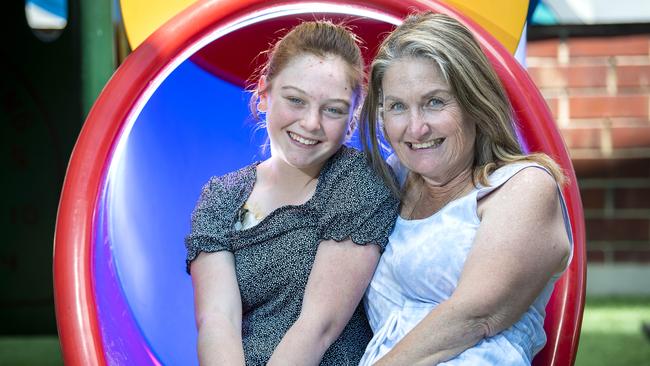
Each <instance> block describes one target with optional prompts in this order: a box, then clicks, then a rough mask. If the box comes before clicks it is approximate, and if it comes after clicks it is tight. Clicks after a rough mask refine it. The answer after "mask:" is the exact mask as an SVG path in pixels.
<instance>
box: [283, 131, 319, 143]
mask: <svg viewBox="0 0 650 366" xmlns="http://www.w3.org/2000/svg"><path fill="white" fill-rule="evenodd" d="M289 136H290V137H291V138H292V139H293V140H295V141H298V142H300V143H301V144H304V145H315V144H316V143H317V142H318V141H317V140H310V139H306V138H304V137H302V136H299V135H296V134H295V133H293V132H289Z"/></svg>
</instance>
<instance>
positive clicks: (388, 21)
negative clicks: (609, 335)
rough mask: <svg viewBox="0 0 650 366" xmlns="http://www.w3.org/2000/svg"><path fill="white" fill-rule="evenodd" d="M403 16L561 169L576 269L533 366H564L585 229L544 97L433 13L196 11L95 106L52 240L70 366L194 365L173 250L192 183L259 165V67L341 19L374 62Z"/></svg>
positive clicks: (432, 6) (576, 323)
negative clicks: (473, 64)
mask: <svg viewBox="0 0 650 366" xmlns="http://www.w3.org/2000/svg"><path fill="white" fill-rule="evenodd" d="M414 9H420V10H424V9H428V10H433V11H436V12H441V13H446V14H449V15H451V16H454V17H456V18H457V19H459V20H460V21H462V22H463V23H464V24H465V25H467V26H468V27H469V28H470V29H471V30H472V31H473V32H474V33H475V35H476V36H477V39H478V40H479V42H480V43H481V45H482V46H483V48H484V49H485V51H486V53H487V55H488V57H489V59H490V61H491V62H492V63H493V64H494V65H495V69H496V70H497V73H498V74H499V77H500V78H501V80H502V82H503V84H504V85H505V87H506V90H507V93H508V95H509V97H510V99H511V101H512V104H513V107H514V110H515V113H516V117H517V119H518V120H519V121H520V130H519V134H520V138H521V141H522V143H523V145H524V146H525V148H526V149H527V150H528V151H543V152H546V153H548V154H549V155H551V156H553V157H554V158H556V160H557V161H558V162H559V163H560V165H561V166H562V167H563V168H564V169H565V171H566V172H567V174H568V176H569V184H568V185H567V186H566V187H565V189H564V191H563V193H564V196H565V198H566V201H567V206H568V210H569V214H570V218H571V224H572V229H573V238H574V256H573V260H572V262H571V264H570V266H569V269H568V270H567V272H566V273H565V274H564V275H563V276H562V277H561V279H560V280H559V281H558V282H557V284H556V288H555V291H554V293H553V296H552V298H551V301H550V303H549V305H548V307H547V313H548V314H547V318H546V323H545V328H546V330H547V336H548V342H547V345H546V347H545V348H544V349H543V350H542V352H541V353H540V354H539V355H538V356H537V357H536V359H535V361H534V363H535V364H536V365H557V366H559V365H572V364H573V360H574V358H575V352H576V349H577V342H578V336H579V331H580V323H581V317H582V308H583V305H584V274H585V257H584V245H585V237H584V220H583V214H582V208H581V204H580V199H579V194H578V188H577V184H576V178H575V175H574V174H573V169H572V166H571V162H570V160H569V157H568V155H567V152H566V150H565V148H564V145H563V143H562V140H561V138H560V136H559V134H558V131H557V129H556V127H555V124H554V123H553V120H552V117H551V115H550V113H549V111H548V109H547V107H546V105H545V103H544V100H543V98H542V97H541V95H540V94H539V92H538V91H537V89H536V87H535V86H534V84H533V83H532V81H531V80H530V78H529V77H528V75H527V73H526V72H525V71H524V70H523V69H522V68H521V66H520V65H519V64H518V63H517V61H516V60H515V59H514V58H513V57H512V56H511V54H510V53H509V52H508V51H507V50H506V49H505V48H504V47H503V46H502V45H501V44H500V43H499V41H497V40H496V39H495V38H494V37H493V36H492V35H490V34H489V33H488V32H486V31H485V30H483V28H481V27H480V26H479V25H477V24H476V23H475V22H474V21H472V20H471V19H470V18H468V17H466V16H464V15H463V14H461V13H459V12H458V11H456V10H454V9H452V8H451V7H449V6H446V5H443V4H441V3H439V2H437V1H416V0H403V1H400V2H394V1H390V0H375V1H362V0H349V1H346V2H345V4H343V3H341V2H338V1H319V2H305V1H277V0H270V1H268V0H267V1H262V0H222V1H199V2H197V3H195V4H193V5H191V6H190V7H189V8H187V9H185V10H184V11H182V12H181V13H180V14H178V15H177V16H175V17H174V18H173V19H171V20H170V21H169V22H167V23H166V24H165V25H163V26H162V27H160V28H159V29H158V30H157V31H155V32H154V33H153V34H152V35H151V36H149V37H148V38H147V39H146V40H144V41H143V42H142V43H141V44H140V45H139V46H138V47H137V49H135V51H134V52H133V53H132V54H131V55H130V56H129V57H128V58H127V59H126V61H125V62H124V64H123V65H122V66H121V67H120V68H119V69H118V71H117V72H116V73H115V74H114V76H113V78H112V79H111V80H110V82H109V83H108V84H107V85H106V87H105V89H104V91H103V92H102V94H101V95H100V97H99V98H98V99H97V102H96V103H95V105H94V107H93V109H92V110H91V112H90V114H89V116H88V119H87V120H86V123H85V125H84V127H83V129H82V132H81V135H80V137H79V140H78V142H77V145H76V147H75V150H74V152H73V155H72V158H71V161H70V165H69V168H68V172H67V176H66V180H65V184H64V188H63V193H62V197H61V203H60V207H59V216H58V219H57V228H56V236H55V258H54V259H55V260H54V274H55V297H56V312H57V323H58V327H59V336H60V340H61V345H62V350H63V356H64V360H65V363H66V364H69V365H90V364H93V365H94V364H98V365H104V364H109V365H122V364H124V365H127V364H128V365H149V364H151V365H158V364H164V365H192V364H196V363H197V360H196V351H195V343H196V330H195V325H194V316H193V304H192V289H191V281H190V278H189V276H188V275H187V274H186V273H185V272H184V258H185V248H184V246H183V237H184V235H185V234H186V233H187V232H188V230H189V217H190V212H191V210H192V208H193V206H194V204H195V202H196V199H197V197H198V195H199V190H200V188H201V186H202V184H203V183H204V182H205V181H207V179H208V177H210V176H212V175H219V174H222V173H225V172H227V171H231V170H234V169H236V168H239V167H241V166H243V165H246V164H248V163H250V162H251V161H252V160H259V159H261V158H262V157H261V156H260V155H259V148H258V147H259V146H260V145H261V143H262V139H263V136H258V135H256V134H255V132H254V130H255V127H254V125H253V123H252V122H251V121H249V119H248V111H247V109H246V102H247V100H246V99H247V96H246V95H245V94H244V93H242V87H243V84H244V81H245V80H246V78H248V77H249V75H250V73H251V71H252V70H253V69H254V68H255V66H256V64H255V63H254V62H251V60H255V56H256V55H258V53H259V52H260V51H262V50H265V49H266V48H267V47H268V44H269V43H270V42H271V41H273V40H274V39H275V38H277V37H278V36H279V34H280V33H278V32H279V30H281V29H288V28H290V27H291V26H292V25H294V24H297V23H298V22H300V21H301V20H306V19H314V18H329V19H334V20H345V21H346V22H347V23H348V24H349V25H350V26H352V27H353V29H354V30H355V32H357V33H358V35H359V36H360V37H361V38H362V39H363V40H364V41H365V44H366V47H367V49H366V50H365V53H366V54H365V55H364V56H365V57H366V58H370V57H371V56H372V54H373V53H374V51H375V48H376V46H377V45H378V43H379V41H380V40H381V35H382V34H385V33H386V32H388V31H390V30H391V29H392V28H393V27H394V26H395V25H397V24H399V23H400V19H402V18H403V17H404V16H405V15H407V14H408V13H409V12H411V11H413V10H414Z"/></svg>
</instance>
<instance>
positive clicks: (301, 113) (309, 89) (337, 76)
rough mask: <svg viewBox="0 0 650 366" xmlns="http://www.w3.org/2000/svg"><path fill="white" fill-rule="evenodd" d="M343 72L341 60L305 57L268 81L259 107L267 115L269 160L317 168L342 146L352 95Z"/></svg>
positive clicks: (349, 84) (346, 66) (346, 74)
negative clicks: (269, 146)
mask: <svg viewBox="0 0 650 366" xmlns="http://www.w3.org/2000/svg"><path fill="white" fill-rule="evenodd" d="M347 70H349V67H348V65H347V64H346V63H345V61H343V60H342V59H341V58H340V57H336V56H327V57H325V58H321V57H318V56H315V55H311V54H304V55H300V56H298V57H296V58H294V59H293V60H291V61H290V62H289V63H288V64H287V65H286V67H285V68H284V69H283V70H282V71H280V73H278V74H277V75H276V76H275V78H274V79H273V80H271V85H269V86H268V89H267V91H266V92H265V93H263V94H262V95H261V97H260V102H259V105H258V109H259V110H260V111H261V112H265V113H266V123H267V130H268V134H269V138H270V140H271V156H272V159H279V160H280V161H283V162H285V163H286V164H288V165H290V166H292V167H295V168H298V169H303V170H310V169H313V170H320V168H321V167H322V165H323V163H324V162H325V161H326V160H327V159H329V158H330V157H331V156H332V155H334V153H335V152H336V151H337V150H338V149H339V148H340V147H341V145H342V144H343V142H344V141H345V137H346V133H347V132H348V127H349V123H350V120H351V118H352V115H353V110H354V107H355V106H354V100H355V97H356V95H355V93H356V92H355V91H354V90H353V89H352V86H351V83H350V78H349V76H348V75H349V74H348V73H347ZM264 82H266V81H265V80H262V81H261V83H264ZM260 87H261V88H262V90H263V87H264V85H260Z"/></svg>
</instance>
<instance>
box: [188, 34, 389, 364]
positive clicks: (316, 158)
mask: <svg viewBox="0 0 650 366" xmlns="http://www.w3.org/2000/svg"><path fill="white" fill-rule="evenodd" d="M268 57H269V58H268V62H267V64H266V65H265V67H264V68H263V69H262V70H261V76H260V77H259V81H258V83H257V88H256V90H255V91H254V95H253V98H252V100H251V105H252V108H254V109H257V111H259V112H262V113H264V114H265V116H266V121H265V122H266V129H267V132H268V135H269V140H270V148H271V149H270V150H271V156H270V158H269V159H268V160H266V161H263V162H261V163H254V164H252V165H250V166H247V167H245V168H243V169H240V170H238V171H236V172H232V173H229V174H226V175H224V176H221V177H216V178H212V179H210V181H209V182H208V183H207V184H206V185H205V187H204V188H203V192H202V194H201V197H200V199H199V202H198V204H197V206H196V208H195V210H194V213H193V216H192V231H191V233H190V234H189V235H188V236H187V238H186V246H187V266H188V272H190V273H191V275H192V281H193V286H194V293H195V315H196V322H197V328H198V354H199V360H200V363H201V364H202V365H244V362H245V363H246V365H266V364H267V363H268V364H269V365H316V364H319V363H320V364H323V365H344V364H356V363H358V362H359V360H360V358H361V356H362V355H363V351H364V349H365V346H366V344H367V342H368V341H369V340H370V338H371V336H372V333H371V331H370V328H369V326H368V323H367V319H366V317H365V314H364V311H363V308H362V306H360V305H359V304H360V301H361V298H362V296H363V293H364V291H365V289H366V287H367V285H368V282H369V281H370V278H371V277H372V273H373V271H374V269H375V267H376V264H377V261H378V259H379V253H380V250H382V249H383V247H384V246H385V244H386V242H387V237H388V235H389V233H390V231H391V229H392V227H393V225H394V220H395V217H396V216H397V206H398V203H399V202H398V200H397V199H396V198H395V197H394V196H393V195H392V193H391V191H390V189H389V188H388V187H387V186H385V185H384V184H383V182H382V180H381V178H379V177H378V176H377V175H375V174H374V172H373V170H372V168H371V167H369V166H368V165H367V164H366V160H365V157H364V156H363V154H362V153H361V152H359V151H356V150H353V149H349V148H347V147H345V146H343V143H344V142H345V140H346V137H347V136H349V135H350V133H351V132H352V129H353V123H352V120H353V116H354V115H355V109H356V108H357V106H358V105H359V103H360V94H361V93H362V81H363V60H362V58H361V53H360V50H359V47H358V45H357V42H356V38H355V37H354V36H353V35H352V34H351V33H349V32H348V31H347V30H346V29H345V28H344V27H342V26H338V25H334V24H332V23H330V22H326V21H315V22H305V23H302V24H300V25H298V26H297V27H295V28H294V29H293V30H292V31H291V32H289V33H288V34H287V35H286V36H284V37H283V38H282V39H281V40H279V41H278V42H277V43H276V45H275V46H274V47H273V48H272V49H271V51H270V52H269V53H268ZM253 114H255V115H257V113H256V111H255V110H253Z"/></svg>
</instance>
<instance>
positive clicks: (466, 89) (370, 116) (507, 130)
mask: <svg viewBox="0 0 650 366" xmlns="http://www.w3.org/2000/svg"><path fill="white" fill-rule="evenodd" d="M404 58H425V59H429V60H432V61H434V62H435V64H436V65H438V67H439V70H440V71H441V73H442V76H443V77H444V79H445V81H446V82H447V83H448V84H449V86H450V88H451V90H452V93H453V94H454V96H455V98H456V99H457V101H458V103H459V105H460V107H461V109H462V111H463V115H464V116H465V118H469V119H471V120H472V121H474V123H475V124H476V140H475V146H474V162H473V179H474V183H475V184H476V183H477V182H478V183H480V184H482V185H488V176H489V175H490V174H491V173H492V172H493V171H494V170H495V169H497V168H499V167H501V166H503V165H505V164H508V163H512V162H516V161H523V160H525V161H533V162H536V163H538V164H540V165H542V166H544V167H545V168H547V169H548V170H549V171H550V172H551V174H552V175H553V177H554V178H555V180H556V181H557V182H558V183H559V184H563V182H564V179H565V178H564V174H563V173H562V170H561V168H560V167H559V166H558V164H557V163H555V161H553V159H551V158H550V157H549V156H547V155H545V154H542V153H533V154H524V153H523V151H522V148H521V146H520V144H519V141H518V139H517V134H516V132H515V128H514V125H513V123H514V116H513V112H512V106H511V104H510V101H509V99H508V97H507V95H506V93H505V90H504V88H503V86H502V84H501V82H500V80H499V78H498V76H497V74H496V73H495V71H494V69H493V68H492V66H491V64H490V62H489V61H488V59H487V57H486V56H485V54H484V53H483V51H482V50H481V47H480V46H479V44H478V42H477V41H476V40H475V39H474V37H473V36H472V34H471V32H470V31H469V30H468V29H467V28H466V27H465V26H463V25H462V24H460V23H459V22H458V21H457V20H455V19H453V18H451V17H449V16H447V15H444V14H434V13H431V12H425V13H419V14H413V15H411V16H409V17H408V18H406V19H405V21H404V23H402V24H401V25H400V26H398V27H397V28H396V29H395V30H394V31H393V32H392V33H391V34H390V35H388V37H387V38H386V39H385V40H384V41H383V42H382V44H381V46H380V48H379V51H378V53H377V56H375V59H374V60H373V62H372V65H371V70H370V77H369V85H368V95H367V96H366V99H365V102H364V105H363V108H362V110H361V120H362V122H363V123H362V124H361V126H360V132H361V141H362V145H363V148H364V151H365V152H366V156H367V157H368V159H369V160H370V162H371V164H372V165H373V167H374V168H375V170H377V172H378V173H379V174H380V175H381V176H382V177H383V178H384V180H385V181H386V182H387V183H388V184H389V185H390V186H391V187H392V189H393V191H394V192H395V193H396V194H400V193H399V192H400V190H399V187H398V186H397V184H396V183H395V181H394V179H392V177H391V174H390V170H389V168H388V167H387V165H386V163H385V162H384V160H383V158H382V155H381V151H380V142H379V141H378V136H379V133H381V128H380V123H381V121H380V108H381V104H382V98H383V97H382V90H381V86H382V81H383V78H384V74H385V73H386V70H387V69H388V67H390V65H391V64H392V63H394V62H395V61H397V60H400V59H404Z"/></svg>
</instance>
